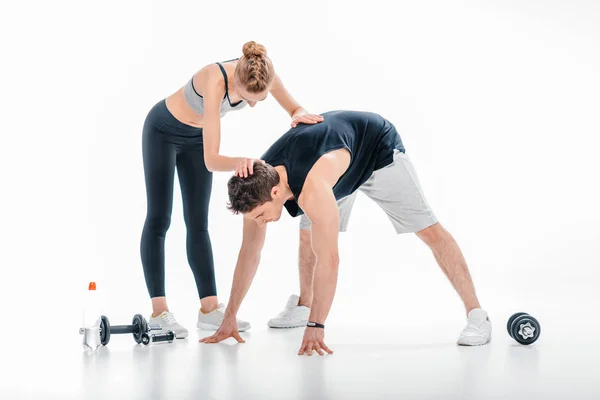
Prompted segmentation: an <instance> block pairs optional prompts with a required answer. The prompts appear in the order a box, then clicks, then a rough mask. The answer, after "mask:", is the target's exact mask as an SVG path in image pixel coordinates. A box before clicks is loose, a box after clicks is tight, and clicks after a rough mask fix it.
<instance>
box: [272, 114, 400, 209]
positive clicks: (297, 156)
mask: <svg viewBox="0 0 600 400" xmlns="http://www.w3.org/2000/svg"><path fill="white" fill-rule="evenodd" d="M321 115H323V118H324V120H323V122H319V123H318V124H314V125H308V124H300V125H298V126H297V127H296V128H292V129H290V130H289V131H287V132H286V133H285V134H284V135H283V136H281V137H280V138H279V139H278V140H277V141H276V142H275V143H273V145H272V146H271V147H270V148H269V149H268V150H267V151H266V153H265V154H263V156H262V157H261V159H262V160H265V162H267V163H268V164H271V165H272V166H274V167H276V166H279V165H283V166H285V169H286V171H287V176H288V184H289V186H290V189H291V190H292V192H293V193H294V200H289V201H287V202H286V203H285V208H286V209H287V211H288V212H289V213H290V215H291V216H292V217H296V216H298V215H302V214H303V211H302V210H301V209H300V207H299V206H298V203H297V201H298V198H299V197H300V193H301V192H302V187H303V186H304V181H305V180H306V176H307V175H308V173H309V172H310V170H311V169H312V167H313V165H314V164H315V163H316V162H317V160H318V159H319V158H320V157H321V156H322V155H324V154H326V153H329V152H332V151H334V150H338V149H342V148H344V149H348V151H349V152H350V155H351V160H350V165H349V166H348V170H347V171H346V172H345V173H344V175H342V176H341V177H340V179H339V180H338V182H337V183H336V185H335V186H334V187H333V193H334V194H335V198H336V199H338V200H339V199H341V198H344V197H346V196H348V195H350V194H351V193H353V192H354V191H355V190H357V189H358V188H359V187H360V185H362V184H363V183H365V182H366V180H367V179H369V177H370V176H371V175H372V174H373V171H376V170H378V169H381V168H383V167H385V166H387V165H389V164H391V163H392V161H393V156H394V149H396V150H399V151H401V152H403V153H404V152H405V150H404V145H403V144H402V140H401V139H400V135H399V134H398V132H397V131H396V128H395V127H394V125H393V124H392V123H391V122H389V121H387V120H386V119H385V118H383V117H382V116H380V115H378V114H375V113H370V112H361V111H330V112H326V113H324V114H321Z"/></svg>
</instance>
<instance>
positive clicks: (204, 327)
mask: <svg viewBox="0 0 600 400" xmlns="http://www.w3.org/2000/svg"><path fill="white" fill-rule="evenodd" d="M196 328H198V329H201V330H203V331H216V330H219V326H218V325H213V324H206V323H204V322H198V323H197V324H196ZM248 329H250V327H247V328H244V329H239V328H238V332H246V331H247V330H248Z"/></svg>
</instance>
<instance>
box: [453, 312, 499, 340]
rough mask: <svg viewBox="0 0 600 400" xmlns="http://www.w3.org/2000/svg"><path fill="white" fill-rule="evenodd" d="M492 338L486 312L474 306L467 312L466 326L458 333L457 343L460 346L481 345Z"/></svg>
mask: <svg viewBox="0 0 600 400" xmlns="http://www.w3.org/2000/svg"><path fill="white" fill-rule="evenodd" d="M490 340H492V323H491V322H490V320H489V318H488V315H487V312H485V311H484V310H482V309H481V308H475V309H473V310H471V312H469V315H468V317H467V326H466V327H465V329H463V331H462V332H461V333H460V336H459V338H458V341H457V343H458V344H459V345H461V346H481V345H484V344H487V343H488V342H489V341H490Z"/></svg>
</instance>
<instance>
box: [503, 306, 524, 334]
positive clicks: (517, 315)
mask: <svg viewBox="0 0 600 400" xmlns="http://www.w3.org/2000/svg"><path fill="white" fill-rule="evenodd" d="M521 315H527V313H526V312H518V313H514V314H513V315H512V316H511V317H510V318H509V319H508V322H507V323H506V331H507V332H508V336H510V337H513V335H512V331H511V328H512V323H513V321H514V320H515V319H517V318H518V317H520V316H521Z"/></svg>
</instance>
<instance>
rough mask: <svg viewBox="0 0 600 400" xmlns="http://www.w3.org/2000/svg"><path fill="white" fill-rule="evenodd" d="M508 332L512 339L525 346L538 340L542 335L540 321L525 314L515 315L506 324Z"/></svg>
mask: <svg viewBox="0 0 600 400" xmlns="http://www.w3.org/2000/svg"><path fill="white" fill-rule="evenodd" d="M506 330H507V331H508V334H509V335H510V337H511V338H513V339H515V340H516V341H517V342H519V343H521V344H524V345H529V344H532V343H533V342H535V341H536V340H538V338H539V337H540V333H541V327H540V323H539V322H538V320H537V319H535V318H533V317H532V316H531V315H529V314H527V313H524V312H518V313H515V314H513V315H512V316H511V317H510V318H509V319H508V322H507V323H506Z"/></svg>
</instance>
